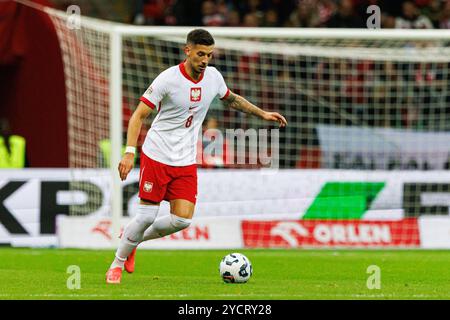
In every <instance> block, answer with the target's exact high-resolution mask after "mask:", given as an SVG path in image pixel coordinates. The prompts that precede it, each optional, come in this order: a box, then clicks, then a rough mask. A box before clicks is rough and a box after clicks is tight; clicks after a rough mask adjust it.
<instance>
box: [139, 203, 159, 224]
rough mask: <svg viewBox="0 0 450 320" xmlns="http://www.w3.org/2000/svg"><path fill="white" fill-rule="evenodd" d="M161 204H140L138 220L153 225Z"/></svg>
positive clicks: (140, 222)
mask: <svg viewBox="0 0 450 320" xmlns="http://www.w3.org/2000/svg"><path fill="white" fill-rule="evenodd" d="M158 209H159V206H147V205H140V206H139V209H138V213H137V215H136V221H137V223H139V224H143V225H151V224H152V223H153V222H154V221H155V219H156V216H157V215H158Z"/></svg>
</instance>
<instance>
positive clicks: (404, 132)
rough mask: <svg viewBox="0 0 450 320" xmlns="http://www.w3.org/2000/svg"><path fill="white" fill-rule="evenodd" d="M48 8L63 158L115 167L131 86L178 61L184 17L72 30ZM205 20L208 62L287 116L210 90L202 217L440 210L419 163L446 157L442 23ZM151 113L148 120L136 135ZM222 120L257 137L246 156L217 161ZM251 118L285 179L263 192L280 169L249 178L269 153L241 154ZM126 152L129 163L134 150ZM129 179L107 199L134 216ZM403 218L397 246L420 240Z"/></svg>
mask: <svg viewBox="0 0 450 320" xmlns="http://www.w3.org/2000/svg"><path fill="white" fill-rule="evenodd" d="M46 11H47V13H48V14H49V15H50V17H51V18H52V20H53V22H54V25H55V28H56V31H57V33H58V37H59V40H60V45H61V50H62V54H63V59H64V68H65V76H66V90H67V101H68V116H69V150H70V155H69V159H70V166H71V167H72V168H111V174H114V173H113V172H115V170H116V167H117V162H118V159H120V151H121V148H122V147H123V146H122V144H123V143H124V139H125V137H126V129H127V124H128V120H129V118H130V116H131V114H132V113H133V111H134V110H135V108H136V106H137V104H138V102H139V98H140V96H141V95H142V94H143V93H144V92H145V90H146V89H147V88H148V86H149V85H150V83H151V82H152V81H153V79H154V78H155V77H156V76H157V75H158V74H159V73H160V72H162V71H163V70H165V69H166V68H168V67H170V66H173V65H177V64H179V63H180V62H181V61H183V60H184V59H185V57H184V52H183V46H184V43H185V39H186V35H187V33H188V32H189V31H190V30H191V28H181V27H133V26H125V25H120V24H113V23H108V22H103V21H99V20H95V19H90V18H85V17H82V18H81V24H80V28H78V29H71V28H69V27H68V20H67V18H68V17H67V16H66V15H65V14H64V13H61V12H58V11H54V10H51V9H46ZM209 31H211V33H212V35H213V36H214V38H215V40H216V49H215V53H214V58H213V60H212V65H214V66H215V67H216V68H217V69H218V70H220V72H221V73H222V74H223V76H224V78H225V81H226V83H227V85H228V87H229V88H230V89H231V90H232V91H233V92H235V93H238V94H240V95H242V96H243V97H245V98H246V99H248V100H249V101H251V102H252V103H254V104H255V105H257V106H259V107H261V108H262V109H264V110H267V111H274V112H275V111H276V112H279V113H281V114H283V115H284V116H285V117H286V119H287V120H288V123H289V125H288V126H287V127H286V128H284V129H280V130H279V131H278V132H277V134H276V135H273V136H272V135H271V133H272V132H275V129H277V126H275V125H274V124H268V123H266V122H264V121H262V120H261V119H258V118H256V117H252V116H249V115H247V114H244V113H240V112H237V111H235V110H232V109H227V108H226V107H224V106H223V104H222V102H221V101H220V99H218V98H217V99H216V100H214V101H213V103H212V105H211V107H210V111H209V113H208V116H207V119H206V121H205V123H204V126H203V130H204V131H203V132H202V136H201V137H200V140H199V141H200V142H202V143H204V144H202V145H200V147H199V153H200V155H199V156H198V157H197V159H198V163H199V166H200V167H203V168H205V170H204V171H203V170H202V171H200V172H201V175H205V176H206V175H207V176H208V179H209V180H208V181H211V182H208V183H206V184H205V185H204V186H203V187H202V186H200V189H199V200H198V201H199V202H198V206H197V209H196V210H197V211H196V215H197V216H198V217H202V216H211V215H212V216H214V215H218V216H226V215H233V216H234V215H236V216H241V217H244V218H246V217H250V216H252V215H253V216H255V215H256V216H258V215H259V214H261V217H262V218H265V219H266V220H267V219H268V218H269V217H270V218H274V219H276V218H277V217H284V218H289V219H299V218H300V219H304V220H330V221H333V220H347V222H346V223H349V222H348V221H350V222H351V221H358V220H361V219H362V220H364V219H367V220H370V219H372V220H387V221H389V220H392V221H399V220H401V219H409V218H414V219H415V218H418V217H419V216H420V215H422V214H425V213H430V214H440V215H445V214H447V215H448V206H446V205H448V198H447V197H446V196H442V193H445V192H448V190H447V189H448V188H449V186H448V184H447V182H446V181H449V179H448V174H447V173H443V174H428V173H429V172H432V171H436V172H442V170H447V169H449V161H450V160H449V154H450V74H449V67H450V46H449V44H450V34H449V33H448V31H426V30H414V31H413V30H409V31H407V30H347V29H341V30H333V29H270V28H263V29H261V28H260V29H252V28H246V29H242V28H241V29H239V28H237V29H236V28H211V29H209ZM112 108H113V109H112ZM155 115H156V112H153V113H152V115H151V117H150V118H149V119H148V120H147V121H146V122H145V123H144V127H143V130H142V132H141V135H140V137H139V141H138V144H139V147H140V146H141V145H142V143H143V141H144V138H145V134H146V132H147V130H148V129H149V128H150V126H151V122H152V120H153V118H154V116H155ZM111 117H117V118H115V119H111ZM208 129H215V130H216V131H211V130H208ZM227 129H229V130H234V132H235V133H236V132H238V131H236V130H240V129H242V131H239V132H240V134H242V132H244V136H245V133H246V132H247V133H248V134H249V135H251V133H252V132H253V133H255V132H256V133H257V140H252V139H251V137H247V140H246V141H247V145H246V146H245V147H244V148H241V149H236V150H235V155H236V157H238V156H242V157H241V159H244V160H245V161H243V162H241V163H237V162H236V161H231V163H227V161H225V160H226V155H227V153H229V152H230V145H233V143H232V141H229V140H227V136H226V134H225V132H226V130H227ZM259 129H269V131H267V132H268V133H267V132H266V138H267V136H269V138H268V144H271V143H272V144H274V143H275V142H277V145H278V149H277V150H275V151H274V150H271V152H270V154H271V155H272V163H276V168H275V169H280V170H279V171H278V172H277V171H275V172H272V173H273V174H274V175H275V176H276V175H277V174H282V175H283V182H282V188H281V189H282V190H284V191H283V192H282V193H280V192H278V193H276V194H277V195H276V196H272V197H270V195H269V197H268V198H262V197H261V194H265V190H274V189H275V190H276V189H277V188H276V187H277V185H276V184H277V179H276V178H275V179H273V178H270V174H268V173H267V172H266V173H261V175H262V177H263V178H261V179H260V180H258V179H253V178H252V174H254V172H256V171H252V170H256V169H261V168H265V167H267V163H264V162H263V161H261V159H260V158H259V157H258V156H257V157H256V158H257V161H253V162H251V161H249V160H251V159H253V156H254V153H255V152H257V150H258V148H257V147H256V145H255V141H256V143H257V144H259V142H260V140H258V139H260V138H261V134H260V132H263V131H258V130H259ZM251 130H255V131H251ZM204 132H207V133H205V134H203V133H204ZM208 132H209V133H211V132H220V133H222V134H223V137H224V139H215V140H214V139H210V137H209V136H208ZM275 140H277V141H275ZM211 141H215V143H218V141H221V142H223V145H222V146H221V147H220V148H218V149H216V150H221V151H220V152H216V153H214V154H207V155H205V154H202V150H205V147H206V145H207V144H208V143H211ZM136 163H137V165H136V167H138V166H139V165H138V163H139V158H138V157H137V158H136ZM207 169H217V170H207ZM232 169H234V170H232ZM238 169H239V170H238ZM272 169H274V167H273V166H272ZM206 171H207V172H206ZM210 171H212V172H216V177H222V176H223V175H224V176H226V175H231V176H232V178H231V180H233V182H235V183H230V185H229V186H226V185H225V186H224V185H223V183H222V182H223V181H226V179H225V178H224V179H225V180H223V181H222V180H217V183H216V184H215V182H214V178H213V176H212V175H211V173H210ZM259 171H261V170H259ZM259 171H258V172H259ZM389 171H393V172H395V174H394V175H391V174H390V173H389ZM104 172H105V173H104V174H105V175H109V174H110V173H109V172H108V171H107V170H106V171H104ZM261 172H262V171H261ZM446 174H447V175H446ZM290 176H291V177H293V178H292V179H290V178H289V177H290ZM134 177H135V180H134V183H133V184H128V185H126V186H125V185H122V186H121V185H120V183H118V182H117V181H116V182H115V184H116V189H114V187H113V189H111V194H112V196H111V198H115V197H116V196H117V192H119V193H120V188H121V187H124V186H125V188H124V190H125V191H124V193H123V198H124V200H123V201H122V200H121V199H120V197H119V196H117V199H116V200H117V202H116V203H115V204H113V206H112V207H113V208H114V207H118V209H117V210H118V212H119V213H118V214H119V215H121V214H122V211H121V209H122V206H123V208H124V209H125V210H124V212H123V214H124V215H128V214H130V215H132V212H131V209H130V206H129V202H127V201H130V199H136V192H137V178H136V177H137V176H136V174H135V175H134ZM240 177H243V178H242V180H240V179H241V178H240ZM393 177H394V178H393ZM114 179H116V180H117V179H118V177H117V176H116V177H115V178H114ZM114 179H113V180H114ZM217 179H219V178H217ZM240 181H243V183H241V184H240V183H239V182H240ZM252 181H253V184H252ZM255 181H258V185H256V184H255V183H256V182H255ZM244 182H245V183H244ZM236 183H237V185H236ZM200 184H202V182H201V181H200ZM218 184H220V185H218ZM113 185H114V183H113ZM117 186H118V188H117ZM231 186H233V187H231ZM210 187H214V188H217V189H210ZM240 187H242V188H243V187H245V188H246V189H245V190H244V189H239V188H240ZM203 188H204V189H203ZM233 188H234V189H233ZM236 188H237V189H236ZM207 189H208V190H207ZM118 190H119V191H118ZM418 190H421V192H425V193H426V192H428V193H430V194H432V195H431V196H430V197H428V198H427V199H428V200H427V201H428V202H427V201H425V203H424V202H423V196H422V195H421V193H420V192H419V191H418ZM275 192H276V191H275ZM208 193H212V194H213V195H211V194H208ZM207 194H208V195H207ZM220 195H222V197H221V196H220ZM224 195H225V196H224ZM244 195H245V196H244ZM433 195H434V196H433ZM233 196H234V198H233ZM433 197H434V198H433ZM421 199H422V200H421ZM421 201H422V202H421ZM122 203H125V205H123V204H122ZM97 206H98V204H97ZM221 208H222V209H221ZM229 208H232V210H229ZM73 214H75V215H77V214H81V213H79V212H77V211H76V210H75V211H74V212H73ZM263 216H264V217H263ZM355 223H356V222H355ZM411 225H412V224H411V222H407V223H405V224H399V225H398V226H397V225H396V226H395V228H397V229H398V230H400V231H398V230H397V229H395V230H397V231H396V232H397V233H396V234H398V237H399V239H400V240H399V241H400V242H399V243H400V245H401V244H406V245H408V244H411V243H413V244H417V243H416V242H414V241H417V237H418V235H417V233H415V232H413V231H411V229H410V228H412V227H411ZM416 227H417V226H416ZM248 228H250V229H249V230H250V231H249V232H248V234H250V235H253V236H254V237H255V238H251V236H250V241H253V240H254V241H256V242H252V243H253V244H256V245H260V246H261V245H264V244H267V241H266V242H264V241H265V240H264V239H263V240H261V238H258V237H259V236H258V234H260V232H262V231H261V230H265V229H264V228H266V227H265V225H260V226H256V227H252V226H251V225H250V226H248ZM252 228H255V229H252ZM311 228H312V227H311ZM331 228H333V226H331ZM346 228H347V227H345V228H344V229H345V230H344V229H343V230H344V231H336V232H338V233H339V232H341V233H340V234H342V232H344V233H345V234H347V233H348V232H350V231H348V230H350V229H348V228H347V229H348V230H347V229H346ZM402 228H404V229H402ZM252 230H254V231H252ZM330 230H331V229H330ZM339 230H340V229H339ZM392 230H394V229H392ZM289 232H290V231H289ZM309 232H310V233H311V232H314V231H313V230H312V229H311V230H309ZM402 237H404V238H402ZM252 239H253V240H252ZM402 239H406V240H405V241H406V242H405V243H403V242H402ZM411 239H413V240H411ZM260 240H261V241H263V242H261V243H260V242H258V241H260ZM408 241H409V242H408ZM411 241H412V242H411ZM312 245H314V243H312Z"/></svg>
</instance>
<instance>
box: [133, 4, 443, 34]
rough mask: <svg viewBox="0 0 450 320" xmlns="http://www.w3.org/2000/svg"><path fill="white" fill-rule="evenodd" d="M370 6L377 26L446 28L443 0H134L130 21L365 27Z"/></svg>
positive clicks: (212, 24) (245, 25)
mask: <svg viewBox="0 0 450 320" xmlns="http://www.w3.org/2000/svg"><path fill="white" fill-rule="evenodd" d="M370 5H378V6H379V7H380V9H381V27H382V28H408V29H424V28H442V29H444V28H449V27H450V1H448V0H408V1H406V0H403V1H402V0H245V1H240V0H190V1H189V0H188V1H186V0H183V1H180V0H178V1H177V0H139V1H138V2H137V5H136V12H135V14H134V17H133V21H132V22H133V23H135V24H148V25H192V26H193V25H196V26H201V25H203V26H232V27H303V28H317V27H324V28H333V27H334V28H365V27H366V19H367V17H368V16H369V14H368V13H367V12H366V10H367V7H368V6H370Z"/></svg>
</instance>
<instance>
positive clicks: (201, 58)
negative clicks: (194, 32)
mask: <svg viewBox="0 0 450 320" xmlns="http://www.w3.org/2000/svg"><path fill="white" fill-rule="evenodd" d="M213 50H214V45H211V46H205V45H202V44H194V45H187V46H186V49H185V53H186V56H187V61H188V62H189V63H190V65H191V67H192V70H193V71H194V72H195V73H202V72H203V71H205V69H206V67H207V66H208V64H209V61H210V60H211V59H212V57H213Z"/></svg>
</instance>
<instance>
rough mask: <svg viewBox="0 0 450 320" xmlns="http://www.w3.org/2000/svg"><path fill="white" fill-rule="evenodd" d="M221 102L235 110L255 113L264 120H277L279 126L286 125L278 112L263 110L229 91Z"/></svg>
mask: <svg viewBox="0 0 450 320" xmlns="http://www.w3.org/2000/svg"><path fill="white" fill-rule="evenodd" d="M223 102H224V104H225V106H227V107H230V108H233V109H235V110H238V111H241V112H245V113H248V114H252V115H255V116H257V117H260V118H261V119H264V120H266V121H275V122H278V123H279V125H280V128H282V127H285V126H287V121H286V119H285V118H284V117H283V116H282V115H281V114H279V113H278V112H267V111H264V110H262V109H261V108H258V107H257V106H255V105H254V104H252V103H251V102H249V101H247V100H246V99H245V98H243V97H241V96H240V95H238V94H236V93H233V92H231V91H230V93H229V94H228V96H227V97H226V98H224V99H223Z"/></svg>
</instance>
